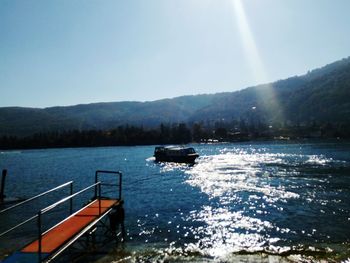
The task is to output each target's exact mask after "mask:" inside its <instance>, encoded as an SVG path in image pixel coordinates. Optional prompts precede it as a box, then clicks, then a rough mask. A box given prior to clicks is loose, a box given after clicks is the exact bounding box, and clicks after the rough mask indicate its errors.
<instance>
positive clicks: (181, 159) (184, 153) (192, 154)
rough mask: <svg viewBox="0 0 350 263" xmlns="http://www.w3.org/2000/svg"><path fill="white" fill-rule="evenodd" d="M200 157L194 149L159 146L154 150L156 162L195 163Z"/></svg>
mask: <svg viewBox="0 0 350 263" xmlns="http://www.w3.org/2000/svg"><path fill="white" fill-rule="evenodd" d="M198 156H199V155H198V153H196V151H195V150H194V149H193V148H192V147H186V148H185V147H180V146H158V147H156V148H155V149H154V157H155V158H156V162H176V163H194V161H195V159H196V158H197V157H198Z"/></svg>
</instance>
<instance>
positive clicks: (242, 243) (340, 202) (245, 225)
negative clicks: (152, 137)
mask: <svg viewBox="0 0 350 263" xmlns="http://www.w3.org/2000/svg"><path fill="white" fill-rule="evenodd" d="M193 147H194V148H195V149H196V150H197V152H198V153H199V154H200V158H199V159H197V162H196V164H195V165H193V166H190V165H180V164H170V163H168V164H157V163H155V162H154V161H153V159H152V155H153V150H154V147H153V146H142V147H105V148H79V149H48V150H28V151H5V152H1V153H0V168H1V169H3V168H6V169H8V178H7V186H6V194H7V196H14V197H30V196H33V195H35V194H37V193H40V192H41V191H45V190H47V189H49V188H52V187H55V186H57V185H59V184H62V183H64V182H67V181H70V180H73V181H74V188H75V190H78V189H81V188H83V187H85V186H88V185H90V184H92V183H93V182H94V173H95V170H98V169H103V170H116V171H121V172H122V173H123V198H124V200H125V212H126V221H125V225H126V229H127V238H126V242H125V243H123V244H122V245H120V246H119V247H118V249H117V251H116V252H112V253H110V254H108V255H106V256H103V257H102V258H101V259H100V261H101V262H154V261H158V262H164V261H165V262H169V261H170V262H183V261H187V262H191V261H195V262H207V261H213V262H236V261H244V262H255V261H261V262H269V261H270V262H276V261H284V260H293V261H305V262H307V261H315V260H322V259H326V260H327V261H332V260H333V261H336V262H339V261H345V260H347V259H348V260H349V258H350V143H347V142H327V143H325V142H323V143H308V142H304V143H289V142H286V143H283V142H259V143H242V144H212V145H209V144H203V145H193ZM57 198H58V194H57V195H56V194H54V195H51V196H50V197H49V198H48V199H46V200H44V201H42V202H44V203H45V202H46V203H50V202H51V201H53V200H57ZM78 201H79V200H77V202H76V204H77V205H78V203H79V202H78ZM44 203H35V204H32V205H31V206H30V207H28V208H26V209H25V210H21V211H20V212H16V213H10V214H6V215H5V216H2V217H1V221H0V228H1V229H0V232H1V231H3V230H4V229H6V228H7V227H9V226H10V225H11V223H12V222H14V221H17V220H19V219H21V218H25V217H26V216H29V215H31V214H30V213H29V211H30V210H33V209H34V210H35V209H37V207H39V206H42V205H45V204H44ZM60 213H61V212H60V211H58V212H57V216H56V218H58V217H59V216H60ZM48 220H49V219H48ZM31 235H32V236H33V235H35V233H34V234H32V233H31V230H30V229H24V230H22V232H20V233H18V234H16V235H11V236H10V237H7V238H1V239H0V245H1V249H2V254H4V253H5V252H8V251H9V250H11V249H13V248H15V247H16V246H19V244H21V243H23V242H24V241H26V239H29V237H30V236H31ZM25 236H29V237H25ZM4 251H5V252H4Z"/></svg>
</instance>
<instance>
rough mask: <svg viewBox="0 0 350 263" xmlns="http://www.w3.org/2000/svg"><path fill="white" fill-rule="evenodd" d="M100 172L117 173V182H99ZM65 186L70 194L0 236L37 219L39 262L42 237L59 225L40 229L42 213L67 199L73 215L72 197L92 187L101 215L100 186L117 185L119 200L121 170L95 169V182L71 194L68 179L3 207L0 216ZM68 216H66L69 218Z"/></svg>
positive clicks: (71, 187) (0, 234)
mask: <svg viewBox="0 0 350 263" xmlns="http://www.w3.org/2000/svg"><path fill="white" fill-rule="evenodd" d="M101 174H114V175H117V176H118V177H119V178H117V183H115V184H112V183H101V182H100V181H98V179H99V176H100V175H101ZM66 186H70V194H69V196H66V197H64V198H62V199H61V200H59V201H57V202H55V203H53V204H51V205H49V206H47V207H45V208H43V209H40V210H39V212H37V214H35V215H34V216H32V217H30V218H28V219H26V220H24V221H23V222H21V223H19V224H18V225H16V226H14V227H11V228H10V229H8V230H6V231H4V232H3V233H0V237H2V236H4V235H6V234H8V233H10V232H12V231H13V230H15V229H17V228H19V227H21V226H23V225H25V224H27V223H28V222H30V221H32V220H34V219H37V226H38V232H37V233H38V260H39V262H42V237H43V236H44V235H45V234H46V233H48V232H49V231H50V230H52V229H53V228H55V227H56V226H57V225H59V224H60V223H61V222H62V221H61V222H59V223H58V224H56V225H55V226H53V227H51V228H50V229H48V230H46V231H44V232H43V229H42V225H43V217H42V216H43V215H44V214H45V213H47V212H49V211H51V210H52V209H54V208H55V207H57V206H59V205H61V204H63V203H65V202H68V201H69V203H70V204H69V212H70V216H69V217H71V216H73V215H74V214H76V213H78V212H75V213H74V214H73V198H74V197H76V196H77V195H80V194H82V193H84V192H86V191H87V190H89V189H91V188H94V190H95V192H94V197H93V200H96V199H97V200H98V213H99V216H101V214H102V213H101V199H103V198H104V197H102V195H101V186H117V192H118V198H117V199H119V200H121V197H122V173H121V172H119V171H118V172H115V171H105V170H98V171H96V173H95V183H94V184H92V185H90V186H88V187H85V188H84V189H82V190H80V191H78V192H76V193H74V194H73V181H70V182H67V183H64V184H62V185H59V186H57V187H55V188H52V189H50V190H48V191H46V192H43V193H41V194H38V195H36V196H34V197H31V198H29V199H27V200H24V201H22V202H20V203H17V204H15V205H13V206H11V207H8V208H5V209H3V210H1V211H0V216H1V214H2V213H5V212H8V211H10V210H12V209H14V208H16V207H19V206H21V205H24V204H26V203H29V202H31V201H34V200H35V199H38V198H40V197H42V196H45V195H47V194H49V193H51V192H54V191H57V190H59V189H61V188H64V187H66ZM69 217H68V218H69ZM65 220H66V219H65Z"/></svg>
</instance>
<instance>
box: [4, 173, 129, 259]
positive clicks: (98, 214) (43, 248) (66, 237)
mask: <svg viewBox="0 0 350 263" xmlns="http://www.w3.org/2000/svg"><path fill="white" fill-rule="evenodd" d="M102 175H103V176H105V175H114V176H116V178H115V179H116V182H115V183H106V182H103V181H101V180H100V177H101V176H102ZM68 187H69V195H68V196H66V197H64V198H62V199H60V200H59V201H57V202H55V203H53V204H51V205H49V206H47V207H44V208H42V209H40V210H39V211H37V213H35V214H34V215H33V216H31V217H30V218H28V219H26V220H24V221H23V222H21V223H19V224H17V225H16V226H13V227H11V228H10V229H8V230H6V231H5V232H3V233H0V238H1V237H2V236H5V235H7V234H8V233H10V232H12V231H14V230H16V229H18V228H20V227H22V226H23V225H25V224H27V223H29V222H31V221H33V220H36V222H37V238H36V239H35V240H33V241H32V242H30V243H29V244H26V245H25V246H23V247H22V248H21V249H20V250H18V251H15V252H14V253H13V254H11V255H10V256H8V257H7V258H5V259H4V260H3V261H0V262H3V263H13V262H18V263H22V262H26V263H32V262H33V263H34V262H51V261H52V260H54V259H55V258H56V257H58V256H59V255H61V254H62V253H63V252H64V251H65V250H67V249H68V248H70V247H72V246H74V244H75V243H77V242H78V241H79V239H80V238H81V237H83V236H87V235H89V234H91V233H93V232H94V231H95V230H96V229H97V227H99V226H102V227H104V228H106V229H107V230H106V231H105V234H107V233H109V234H110V235H111V236H112V238H115V239H116V238H117V233H115V231H113V230H114V229H115V226H113V225H109V224H108V223H106V221H107V220H108V215H110V214H112V213H114V214H115V213H116V211H120V207H121V206H122V205H123V200H122V173H121V172H119V171H118V172H116V171H101V170H99V171H96V173H95V183H94V184H92V185H90V186H88V187H85V188H84V189H82V190H80V191H78V192H76V193H73V181H70V182H67V183H65V184H62V185H60V186H57V187H55V188H52V189H50V190H48V191H46V192H44V193H41V194H39V195H37V196H34V197H32V198H29V199H27V200H25V201H22V202H20V203H17V204H15V205H13V206H11V207H8V208H5V209H3V210H1V211H0V220H1V215H2V214H3V213H9V212H10V211H11V210H13V209H14V208H18V207H20V206H22V205H24V204H26V203H29V202H32V201H33V200H35V199H38V198H42V197H44V196H46V195H47V194H49V193H52V192H55V191H57V190H59V189H62V188H68ZM102 187H105V188H108V187H117V188H116V189H115V191H114V190H113V191H112V192H113V193H115V194H116V195H115V196H113V197H111V196H105V195H104V194H103V191H102ZM89 190H91V191H92V190H94V195H93V197H92V198H91V199H90V200H88V201H87V202H86V204H85V205H84V206H83V207H82V208H81V209H78V211H73V199H74V198H75V197H77V196H79V195H81V194H83V193H84V192H87V191H89ZM105 192H106V191H105ZM67 202H69V216H68V217H66V218H65V219H64V220H62V221H60V222H58V223H57V224H56V225H54V226H53V227H51V228H50V229H43V215H44V214H46V213H48V212H49V211H51V210H52V209H54V208H56V207H58V206H60V205H62V204H64V203H67ZM110 223H112V220H110ZM122 231H123V230H122Z"/></svg>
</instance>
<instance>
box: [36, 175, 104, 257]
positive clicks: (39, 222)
mask: <svg viewBox="0 0 350 263" xmlns="http://www.w3.org/2000/svg"><path fill="white" fill-rule="evenodd" d="M93 187H97V189H98V193H97V196H96V197H97V198H98V211H99V216H100V215H101V182H97V183H95V184H92V185H90V186H88V187H85V188H84V189H82V190H80V191H78V192H76V193H74V194H71V195H69V196H67V197H65V198H63V199H61V200H59V201H57V202H56V203H53V204H51V205H49V206H47V207H45V208H43V209H41V210H40V211H39V212H38V214H37V218H38V221H37V222H38V257H39V262H41V261H42V236H43V235H44V234H46V233H47V232H49V231H50V230H51V229H52V228H51V229H49V230H47V231H45V232H42V215H43V214H45V213H47V212H49V211H50V210H52V209H54V208H55V207H57V206H59V205H61V204H63V203H65V202H67V201H70V200H72V199H73V198H74V197H75V196H77V195H80V194H82V193H84V192H86V191H87V190H89V189H91V188H93ZM53 228H54V227H53Z"/></svg>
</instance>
